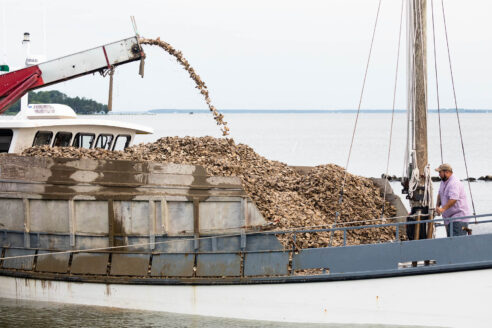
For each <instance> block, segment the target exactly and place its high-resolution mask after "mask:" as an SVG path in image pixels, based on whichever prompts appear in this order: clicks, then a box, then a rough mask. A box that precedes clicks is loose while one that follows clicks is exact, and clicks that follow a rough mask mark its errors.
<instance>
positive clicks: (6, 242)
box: [2, 231, 24, 247]
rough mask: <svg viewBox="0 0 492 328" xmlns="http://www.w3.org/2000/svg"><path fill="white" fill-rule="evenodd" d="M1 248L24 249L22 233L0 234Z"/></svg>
mask: <svg viewBox="0 0 492 328" xmlns="http://www.w3.org/2000/svg"><path fill="white" fill-rule="evenodd" d="M2 246H5V247H24V233H23V232H12V231H9V232H7V233H2Z"/></svg>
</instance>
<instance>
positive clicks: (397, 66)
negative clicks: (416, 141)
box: [381, 0, 404, 217]
mask: <svg viewBox="0 0 492 328" xmlns="http://www.w3.org/2000/svg"><path fill="white" fill-rule="evenodd" d="M403 4H404V0H402V1H401V10H400V30H399V31H398V51H397V53H396V72H395V87H394V89H393V109H392V111H391V124H390V134H389V145H388V158H387V159H386V175H385V179H387V177H388V171H389V161H390V156H391V143H392V141H393V122H394V118H395V103H396V88H397V85H398V68H399V64H400V43H401V30H402V28H401V26H402V22H403ZM387 185H388V182H386V181H385V183H384V192H383V207H382V209H381V217H383V216H384V208H385V205H386V188H387Z"/></svg>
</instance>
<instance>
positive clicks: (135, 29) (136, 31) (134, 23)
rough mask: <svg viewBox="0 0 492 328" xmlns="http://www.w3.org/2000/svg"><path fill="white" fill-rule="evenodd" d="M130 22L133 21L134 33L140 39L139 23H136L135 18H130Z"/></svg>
mask: <svg viewBox="0 0 492 328" xmlns="http://www.w3.org/2000/svg"><path fill="white" fill-rule="evenodd" d="M130 20H131V21H132V26H133V31H134V32H135V35H136V36H137V38H138V37H139V36H140V35H138V29H137V22H136V21H135V16H130Z"/></svg>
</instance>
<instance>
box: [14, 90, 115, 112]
mask: <svg viewBox="0 0 492 328" xmlns="http://www.w3.org/2000/svg"><path fill="white" fill-rule="evenodd" d="M29 103H30V104H63V105H67V106H69V107H71V108H72V109H73V110H74V111H75V112H76V113H77V114H97V113H105V114H107V113H108V106H107V105H103V104H101V103H98V102H97V101H94V100H92V99H87V98H85V97H82V98H80V97H75V98H72V97H68V96H67V95H66V94H64V93H62V92H60V91H57V90H53V91H39V92H34V91H33V92H29ZM19 110H20V101H17V102H16V103H15V104H14V105H12V106H11V107H10V108H9V109H8V110H7V111H6V112H5V113H6V114H15V113H18V112H19Z"/></svg>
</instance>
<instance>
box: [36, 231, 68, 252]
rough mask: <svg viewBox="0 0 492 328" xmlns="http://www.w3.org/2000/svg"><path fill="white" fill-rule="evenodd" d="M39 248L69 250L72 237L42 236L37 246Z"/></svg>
mask: <svg viewBox="0 0 492 328" xmlns="http://www.w3.org/2000/svg"><path fill="white" fill-rule="evenodd" d="M32 245H33V246H37V247H39V248H46V249H58V250H68V249H71V247H70V236H69V235H66V236H60V235H52V234H40V235H39V239H38V240H37V243H36V244H32Z"/></svg>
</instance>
